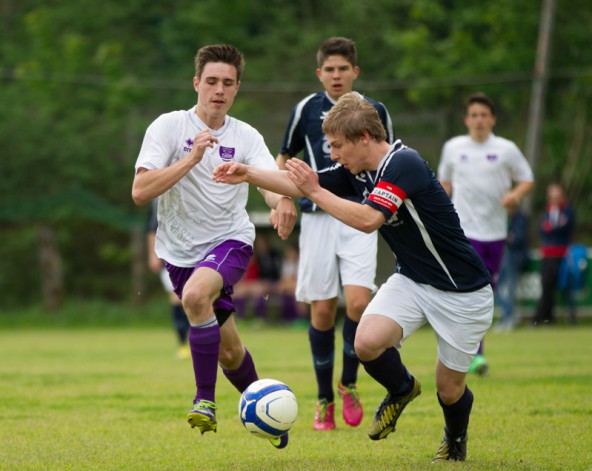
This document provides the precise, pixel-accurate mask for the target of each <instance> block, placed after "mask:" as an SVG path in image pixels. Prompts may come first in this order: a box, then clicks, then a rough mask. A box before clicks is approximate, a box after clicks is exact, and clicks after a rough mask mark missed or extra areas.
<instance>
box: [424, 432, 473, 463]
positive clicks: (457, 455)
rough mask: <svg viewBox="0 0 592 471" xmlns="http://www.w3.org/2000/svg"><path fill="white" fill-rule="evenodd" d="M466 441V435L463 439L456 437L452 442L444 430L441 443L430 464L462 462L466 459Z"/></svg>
mask: <svg viewBox="0 0 592 471" xmlns="http://www.w3.org/2000/svg"><path fill="white" fill-rule="evenodd" d="M467 440H468V436H467V434H465V436H464V437H458V438H456V439H454V440H453V439H451V438H450V437H449V436H448V434H447V433H446V430H444V437H442V443H441V444H440V448H438V452H437V453H436V456H434V459H433V460H432V463H437V462H438V461H464V460H465V459H466V457H467Z"/></svg>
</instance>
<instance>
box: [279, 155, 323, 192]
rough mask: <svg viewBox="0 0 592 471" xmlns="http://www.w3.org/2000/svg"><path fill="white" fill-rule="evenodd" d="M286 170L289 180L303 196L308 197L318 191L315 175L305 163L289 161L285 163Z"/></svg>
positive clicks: (294, 160) (298, 160)
mask: <svg viewBox="0 0 592 471" xmlns="http://www.w3.org/2000/svg"><path fill="white" fill-rule="evenodd" d="M286 169H287V170H288V176H289V177H290V180H292V182H293V183H294V185H296V186H297V187H298V189H299V190H300V191H301V192H302V193H303V194H304V195H305V196H308V197H310V196H311V195H312V194H313V193H314V192H315V191H317V190H319V189H320V186H319V177H318V175H317V173H316V172H315V171H314V170H313V169H312V168H310V166H309V165H308V164H307V163H306V162H304V161H302V160H300V159H290V160H288V161H287V162H286Z"/></svg>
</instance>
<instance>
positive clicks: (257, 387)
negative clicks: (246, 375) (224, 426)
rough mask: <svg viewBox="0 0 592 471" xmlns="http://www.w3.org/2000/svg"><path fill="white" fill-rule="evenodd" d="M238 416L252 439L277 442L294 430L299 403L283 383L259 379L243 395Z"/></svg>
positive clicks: (239, 403)
mask: <svg viewBox="0 0 592 471" xmlns="http://www.w3.org/2000/svg"><path fill="white" fill-rule="evenodd" d="M238 414H239V417H240V419H241V422H242V423H243V425H244V426H245V428H246V429H247V430H248V431H249V432H251V433H252V434H253V435H256V436H258V437H261V438H268V439H270V438H277V437H281V436H282V435H284V434H285V433H286V432H287V431H288V430H290V429H291V428H292V424H293V423H294V421H295V420H296V416H297V415H298V403H297V402H296V396H294V393H293V392H292V390H291V389H290V388H289V387H288V386H286V385H285V384H284V383H282V382H281V381H277V380H275V379H260V380H258V381H255V382H254V383H252V384H251V385H250V386H249V387H248V388H247V389H245V391H244V392H243V393H242V395H241V398H240V401H239V402H238Z"/></svg>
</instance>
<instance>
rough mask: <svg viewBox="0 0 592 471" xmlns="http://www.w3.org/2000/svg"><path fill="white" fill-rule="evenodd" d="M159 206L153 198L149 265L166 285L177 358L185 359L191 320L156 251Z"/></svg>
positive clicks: (149, 236) (148, 224) (148, 230)
mask: <svg viewBox="0 0 592 471" xmlns="http://www.w3.org/2000/svg"><path fill="white" fill-rule="evenodd" d="M157 208H158V198H155V199H153V200H152V203H151V204H150V210H149V212H148V223H147V226H146V245H147V248H148V266H149V267H150V270H151V271H152V272H153V273H157V274H158V275H159V276H160V281H161V283H162V286H163V287H164V289H165V291H166V293H167V295H168V298H169V303H170V306H171V318H172V320H173V327H174V328H175V332H176V333H177V339H178V341H179V349H178V350H177V358H179V359H185V358H189V357H190V356H191V351H190V350H189V345H188V344H187V335H188V333H189V320H188V319H187V316H186V315H185V311H184V310H183V305H182V304H181V300H180V299H179V298H178V297H177V295H176V294H175V292H174V290H173V284H172V283H171V279H170V277H169V273H168V272H167V270H166V268H165V267H164V264H163V262H162V260H161V259H160V258H158V256H157V255H156V252H155V251H154V240H155V239H156V229H157V227H158V220H157V218H156V213H157Z"/></svg>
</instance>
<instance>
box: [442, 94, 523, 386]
mask: <svg viewBox="0 0 592 471" xmlns="http://www.w3.org/2000/svg"><path fill="white" fill-rule="evenodd" d="M464 122H465V126H466V127H467V129H468V131H469V132H468V134H466V135H463V136H457V137H454V138H452V139H450V140H448V141H447V142H446V143H445V144H444V147H443V148H442V155H441V158H440V165H439V166H438V178H439V179H440V183H441V184H442V186H443V187H444V189H445V190H446V192H447V193H448V194H449V195H451V197H452V202H453V203H454V206H455V207H456V211H457V212H458V216H459V218H460V224H461V226H462V228H463V230H464V233H465V235H466V236H467V238H468V239H469V240H470V241H471V244H472V245H473V247H474V248H475V250H476V251H477V253H478V254H479V256H480V257H481V259H482V260H483V262H485V265H486V266H487V269H488V270H489V272H490V273H491V285H492V287H493V288H494V290H495V285H496V283H497V279H498V276H499V271H500V267H501V263H502V257H503V253H504V245H505V243H506V237H507V230H508V210H509V209H511V208H515V207H517V206H519V205H520V202H521V201H522V199H523V198H524V197H525V196H526V195H527V194H528V193H529V192H530V191H531V190H532V187H533V184H534V183H533V182H534V178H533V174H532V170H531V169H530V166H529V164H528V162H527V160H526V158H525V157H524V155H523V154H522V152H521V151H520V149H519V148H518V146H516V144H514V143H513V142H512V141H509V140H507V139H504V138H503V137H498V136H496V135H494V134H493V127H494V126H495V123H496V115H495V105H494V103H493V101H492V100H491V99H490V98H489V97H488V96H487V95H485V94H484V93H475V94H473V95H471V96H470V97H469V98H468V99H467V101H466V103H465V119H464ZM488 371H489V363H488V362H487V360H486V358H485V354H484V348H483V342H481V344H480V345H479V351H478V352H477V355H475V357H474V359H473V363H472V364H471V368H470V369H469V373H476V374H478V375H481V376H484V375H486V374H487V373H488Z"/></svg>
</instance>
